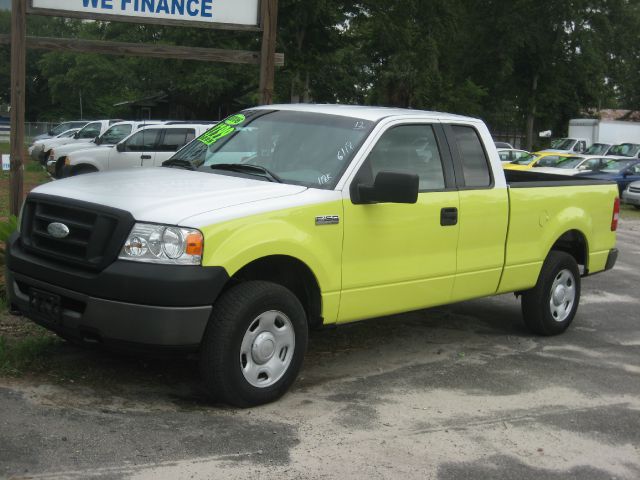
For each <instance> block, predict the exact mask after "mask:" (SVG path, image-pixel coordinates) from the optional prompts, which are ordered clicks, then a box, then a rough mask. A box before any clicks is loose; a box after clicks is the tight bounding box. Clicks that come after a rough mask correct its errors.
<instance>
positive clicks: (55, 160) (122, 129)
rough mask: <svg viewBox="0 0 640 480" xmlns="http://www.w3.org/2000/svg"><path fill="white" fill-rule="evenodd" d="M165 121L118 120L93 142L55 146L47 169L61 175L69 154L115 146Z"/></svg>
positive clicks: (53, 174)
mask: <svg viewBox="0 0 640 480" xmlns="http://www.w3.org/2000/svg"><path fill="white" fill-rule="evenodd" d="M161 123H164V122H160V121H157V122H156V121H149V120H146V121H142V122H137V121H125V122H118V123H114V124H113V125H111V126H110V127H109V128H108V130H107V131H105V132H104V133H103V134H102V135H100V136H99V137H97V138H96V139H94V140H92V141H91V142H89V143H87V142H75V143H68V144H66V145H61V146H54V147H52V148H51V150H50V151H49V158H48V159H47V171H48V172H49V173H50V174H51V175H52V176H53V177H54V178H58V177H60V175H61V173H62V167H63V166H64V162H65V160H66V158H67V156H68V155H69V154H71V153H73V152H79V151H81V150H83V151H86V150H92V149H94V148H97V147H100V146H102V147H113V146H114V145H115V144H117V143H119V142H120V141H122V140H123V139H125V138H127V137H128V136H129V135H131V133H132V132H136V131H138V130H140V129H141V128H143V127H147V126H152V125H159V124H161Z"/></svg>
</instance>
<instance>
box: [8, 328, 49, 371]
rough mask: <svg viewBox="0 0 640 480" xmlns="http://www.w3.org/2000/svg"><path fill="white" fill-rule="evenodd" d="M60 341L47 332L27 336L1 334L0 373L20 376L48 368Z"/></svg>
mask: <svg viewBox="0 0 640 480" xmlns="http://www.w3.org/2000/svg"><path fill="white" fill-rule="evenodd" d="M58 343H59V340H58V339H56V338H55V337H53V336H51V335H49V334H47V333H45V332H42V333H40V334H39V335H34V336H28V337H25V338H10V337H5V336H0V375H4V376H9V377H18V376H22V375H24V374H25V373H26V372H38V371H43V370H45V369H47V367H48V364H49V363H50V354H51V353H52V351H53V350H54V349H55V347H56V345H57V344H58Z"/></svg>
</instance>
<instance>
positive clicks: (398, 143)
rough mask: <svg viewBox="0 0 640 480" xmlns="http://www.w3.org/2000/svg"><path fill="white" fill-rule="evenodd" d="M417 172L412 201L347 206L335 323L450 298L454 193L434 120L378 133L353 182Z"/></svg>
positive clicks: (455, 239)
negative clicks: (385, 174) (384, 173)
mask: <svg viewBox="0 0 640 480" xmlns="http://www.w3.org/2000/svg"><path fill="white" fill-rule="evenodd" d="M381 171H394V172H402V173H412V174H418V176H419V178H420V193H419V194H418V201H417V203H415V204H392V203H374V204H366V205H358V204H354V203H353V201H352V200H351V198H352V195H350V196H349V198H345V199H344V201H343V206H344V247H343V269H342V295H341V300H340V311H339V315H338V322H349V321H354V320H360V319H364V318H370V317H374V316H380V315H387V314H393V313H398V312H403V311H409V310H417V309H421V308H426V307H428V306H432V305H436V304H443V303H447V302H448V301H449V299H450V298H451V294H452V289H453V284H454V279H455V274H456V253H457V244H458V234H459V226H458V209H459V198H458V197H459V194H458V191H457V190H456V188H455V181H454V178H453V172H452V161H451V157H450V153H449V150H448V146H447V144H446V140H445V139H444V134H443V130H442V128H441V126H440V125H439V124H427V123H424V124H422V123H420V124H415V123H414V124H396V125H393V126H391V127H389V128H388V129H387V130H386V131H384V132H383V133H382V134H381V135H380V136H379V138H378V140H377V143H376V144H375V145H374V146H373V148H372V149H371V151H370V152H369V154H368V156H367V159H366V160H365V162H364V163H363V164H362V166H361V167H360V169H359V171H358V173H357V174H356V176H355V177H354V179H353V180H352V184H351V188H354V185H356V184H358V183H364V184H371V183H373V180H374V178H375V176H376V174H377V173H378V172H381Z"/></svg>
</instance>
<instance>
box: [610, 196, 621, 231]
mask: <svg viewBox="0 0 640 480" xmlns="http://www.w3.org/2000/svg"><path fill="white" fill-rule="evenodd" d="M619 219H620V199H619V198H618V197H616V199H615V200H614V201H613V216H612V217H611V231H612V232H615V231H616V230H617V229H618V220H619Z"/></svg>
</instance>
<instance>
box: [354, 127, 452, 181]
mask: <svg viewBox="0 0 640 480" xmlns="http://www.w3.org/2000/svg"><path fill="white" fill-rule="evenodd" d="M380 172H400V173H410V174H414V175H416V174H417V175H418V176H419V178H420V187H419V188H420V191H427V190H442V189H444V188H445V182H444V173H443V168H442V159H441V156H440V150H439V149H438V143H437V141H436V136H435V133H434V131H433V127H431V126H430V125H401V126H398V127H393V128H391V129H389V130H387V131H386V132H385V133H384V134H383V135H382V137H381V138H380V140H378V143H376V145H375V146H374V147H373V150H371V153H369V156H368V157H367V159H366V161H365V163H364V164H363V166H362V168H361V170H360V172H359V173H358V181H359V182H363V183H373V181H374V179H375V177H376V175H377V174H378V173H380Z"/></svg>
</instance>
